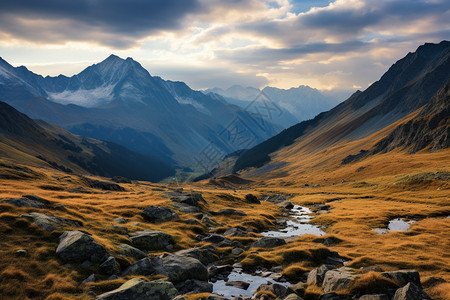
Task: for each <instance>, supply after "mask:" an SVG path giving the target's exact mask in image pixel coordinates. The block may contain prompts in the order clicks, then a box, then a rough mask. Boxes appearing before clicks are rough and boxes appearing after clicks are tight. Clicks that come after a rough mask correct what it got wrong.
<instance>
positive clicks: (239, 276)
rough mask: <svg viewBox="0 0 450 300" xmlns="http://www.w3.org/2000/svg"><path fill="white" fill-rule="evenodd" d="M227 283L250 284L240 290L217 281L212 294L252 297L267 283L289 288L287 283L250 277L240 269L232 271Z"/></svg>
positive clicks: (254, 276) (266, 278) (222, 281)
mask: <svg viewBox="0 0 450 300" xmlns="http://www.w3.org/2000/svg"><path fill="white" fill-rule="evenodd" d="M228 281H244V282H247V283H249V284H250V286H249V287H248V288H247V289H246V290H243V289H240V288H236V287H233V286H227V285H225V284H226V282H225V281H224V280H218V281H217V282H214V283H212V284H213V293H215V294H219V295H223V296H224V297H227V298H230V297H237V296H239V295H246V296H252V295H253V293H254V292H255V291H256V289H257V288H258V287H259V286H260V285H261V284H266V283H268V282H272V283H278V284H281V285H284V286H289V285H290V284H289V283H282V282H276V281H275V280H273V279H272V278H268V277H261V276H257V275H250V274H247V273H243V272H242V271H241V269H234V270H233V272H231V273H230V275H229V276H228Z"/></svg>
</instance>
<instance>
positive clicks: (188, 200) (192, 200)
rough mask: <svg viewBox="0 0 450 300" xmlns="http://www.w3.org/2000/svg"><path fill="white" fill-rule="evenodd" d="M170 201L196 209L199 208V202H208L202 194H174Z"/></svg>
mask: <svg viewBox="0 0 450 300" xmlns="http://www.w3.org/2000/svg"><path fill="white" fill-rule="evenodd" d="M170 199H171V200H172V201H174V202H179V203H182V204H186V205H190V206H196V207H197V206H199V202H206V201H205V199H203V197H202V194H200V193H190V194H172V196H171V198H170Z"/></svg>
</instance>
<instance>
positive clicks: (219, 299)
mask: <svg viewBox="0 0 450 300" xmlns="http://www.w3.org/2000/svg"><path fill="white" fill-rule="evenodd" d="M206 300H228V298H226V297H224V296H221V295H217V294H211V295H209V296H208V298H206Z"/></svg>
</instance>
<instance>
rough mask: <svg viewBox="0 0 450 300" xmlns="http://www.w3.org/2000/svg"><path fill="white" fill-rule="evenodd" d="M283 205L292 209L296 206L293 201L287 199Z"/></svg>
mask: <svg viewBox="0 0 450 300" xmlns="http://www.w3.org/2000/svg"><path fill="white" fill-rule="evenodd" d="M280 205H281V206H282V207H284V208H285V209H288V210H291V209H293V208H294V204H292V202H290V201H287V202H283V203H281V204H280Z"/></svg>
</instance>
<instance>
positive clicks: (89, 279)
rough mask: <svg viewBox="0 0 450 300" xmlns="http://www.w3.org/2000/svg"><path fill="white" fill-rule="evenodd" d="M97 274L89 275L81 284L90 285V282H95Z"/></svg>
mask: <svg viewBox="0 0 450 300" xmlns="http://www.w3.org/2000/svg"><path fill="white" fill-rule="evenodd" d="M95 280H96V279H95V274H91V275H89V276H88V277H87V278H86V279H85V280H83V281H82V282H81V283H82V284H86V283H89V282H95Z"/></svg>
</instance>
